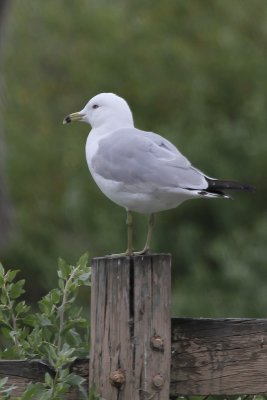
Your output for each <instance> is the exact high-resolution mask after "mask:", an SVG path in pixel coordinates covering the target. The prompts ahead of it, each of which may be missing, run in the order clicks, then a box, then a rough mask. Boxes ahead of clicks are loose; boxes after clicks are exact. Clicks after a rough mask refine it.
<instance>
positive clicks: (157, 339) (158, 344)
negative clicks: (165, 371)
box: [150, 335, 164, 352]
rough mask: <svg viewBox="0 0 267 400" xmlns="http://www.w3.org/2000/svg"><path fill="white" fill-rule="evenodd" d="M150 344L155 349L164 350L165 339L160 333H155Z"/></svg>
mask: <svg viewBox="0 0 267 400" xmlns="http://www.w3.org/2000/svg"><path fill="white" fill-rule="evenodd" d="M150 344H151V347H152V349H153V350H156V351H162V352H163V351H164V339H163V338H162V337H161V336H159V335H154V336H152V338H151V339H150Z"/></svg>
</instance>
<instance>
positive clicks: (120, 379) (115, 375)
mask: <svg viewBox="0 0 267 400" xmlns="http://www.w3.org/2000/svg"><path fill="white" fill-rule="evenodd" d="M109 381H110V383H111V385H113V386H115V387H117V388H120V387H121V386H122V385H123V384H124V383H125V373H124V372H123V371H122V370H121V369H117V370H116V371H113V372H111V374H110V376H109Z"/></svg>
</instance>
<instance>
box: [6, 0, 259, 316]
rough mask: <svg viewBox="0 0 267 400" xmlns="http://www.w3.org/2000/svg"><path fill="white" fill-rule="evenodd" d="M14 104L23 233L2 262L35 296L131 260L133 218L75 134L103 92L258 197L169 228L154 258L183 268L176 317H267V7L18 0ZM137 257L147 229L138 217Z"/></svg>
mask: <svg viewBox="0 0 267 400" xmlns="http://www.w3.org/2000/svg"><path fill="white" fill-rule="evenodd" d="M2 74H3V77H4V90H3V95H2V101H1V109H2V115H3V117H4V129H5V141H6V147H7V148H6V173H7V181H8V186H9V192H10V197H11V201H12V204H13V208H14V210H15V230H14V233H13V237H12V241H11V243H10V246H9V248H8V249H6V251H5V252H3V253H2V254H1V259H2V261H3V263H4V265H5V266H6V267H19V268H20V269H21V271H22V272H21V276H23V277H26V279H27V286H28V297H30V299H31V300H32V301H36V300H37V299H39V298H40V296H41V294H42V293H44V292H45V291H46V290H47V289H48V288H52V287H53V285H54V284H55V281H56V260H57V257H58V256H61V257H63V258H65V259H66V260H67V261H70V262H74V261H75V260H77V259H78V258H79V256H80V255H81V254H82V253H83V252H85V251H89V253H90V256H91V257H93V256H100V255H105V254H108V253H112V252H120V251H123V250H125V247H126V227H125V211H124V210H123V209H122V208H119V207H118V206H117V205H115V204H113V203H112V202H110V201H109V200H108V199H107V198H105V196H104V195H103V194H102V193H101V192H100V191H99V189H98V188H97V187H96V185H95V183H94V182H93V180H92V178H91V176H90V174H89V171H88V168H87V165H86V161H85V151H84V147H85V141H86V136H87V134H88V131H89V126H87V125H85V124H74V125H69V126H63V125H62V120H63V117H64V116H65V115H66V114H69V113H70V112H74V111H78V110H80V109H81V108H82V107H83V106H84V105H85V103H86V102H87V101H88V100H89V99H90V98H91V97H92V96H94V95H96V94H97V93H100V92H107V91H111V92H114V93H117V94H119V95H121V96H123V97H124V98H125V99H126V100H127V101H128V103H129V105H130V106H131V109H132V111H133V114H134V118H135V123H136V126H137V127H139V128H141V129H146V130H152V131H154V132H157V133H160V134H162V135H164V136H165V137H166V138H168V139H169V140H171V141H172V142H173V143H174V144H175V145H177V146H178V148H179V149H180V150H181V151H182V152H183V153H184V155H186V156H187V157H188V158H189V159H190V160H191V161H192V163H193V164H194V165H195V166H196V167H198V168H200V169H201V170H203V171H204V172H205V173H207V174H208V175H210V176H214V177H219V178H226V179H235V180H239V181H241V182H244V183H251V184H253V185H255V186H256V187H257V191H256V192H255V193H252V194H248V193H236V194H235V195H234V197H235V200H234V201H230V200H192V201H188V202H186V203H184V204H183V205H181V206H180V207H179V208H177V209H175V210H171V211H167V212H163V213H161V214H159V215H158V217H157V221H156V226H155V232H154V238H153V245H152V250H153V251H155V252H170V253H172V255H173V314H175V315H179V316H185V315H186V316H213V317H216V316H236V317H237V316H238V317H242V316H246V317H252V316H260V317H266V315H267V263H266V258H267V249H266V242H267V212H266V200H267V183H266V169H267V139H266V134H267V97H266V96H267V3H266V1H264V0H254V1H250V0H234V1H233V0H231V1H230V0H225V1H220V0H203V1H201V0H191V1H188V0H153V1H148V0H146V1H144V0H143V1H139V0H133V1H130V0H129V1H126V0H124V1H108V0H91V1H88V0H78V1H70V0H64V1H63V0H57V1H54V0H46V1H43V0H27V1H21V0H13V1H12V2H11V7H10V9H9V15H8V20H7V35H6V38H5V48H4V60H3V63H2ZM134 218H135V245H136V248H137V249H138V248H141V247H142V246H143V244H144V241H145V234H146V218H145V217H144V216H140V215H135V216H134Z"/></svg>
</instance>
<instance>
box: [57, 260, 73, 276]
mask: <svg viewBox="0 0 267 400" xmlns="http://www.w3.org/2000/svg"><path fill="white" fill-rule="evenodd" d="M58 268H59V271H58V276H59V277H60V278H63V279H67V278H68V276H69V274H70V272H71V266H70V265H68V264H67V263H66V261H65V260H63V259H62V258H59V259H58ZM59 272H60V273H61V274H59ZM60 275H61V276H60Z"/></svg>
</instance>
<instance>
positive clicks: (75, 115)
mask: <svg viewBox="0 0 267 400" xmlns="http://www.w3.org/2000/svg"><path fill="white" fill-rule="evenodd" d="M84 117H85V114H82V113H81V112H75V113H73V114H69V115H67V116H66V117H65V118H64V119H63V124H70V123H71V122H76V121H83V118H84Z"/></svg>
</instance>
